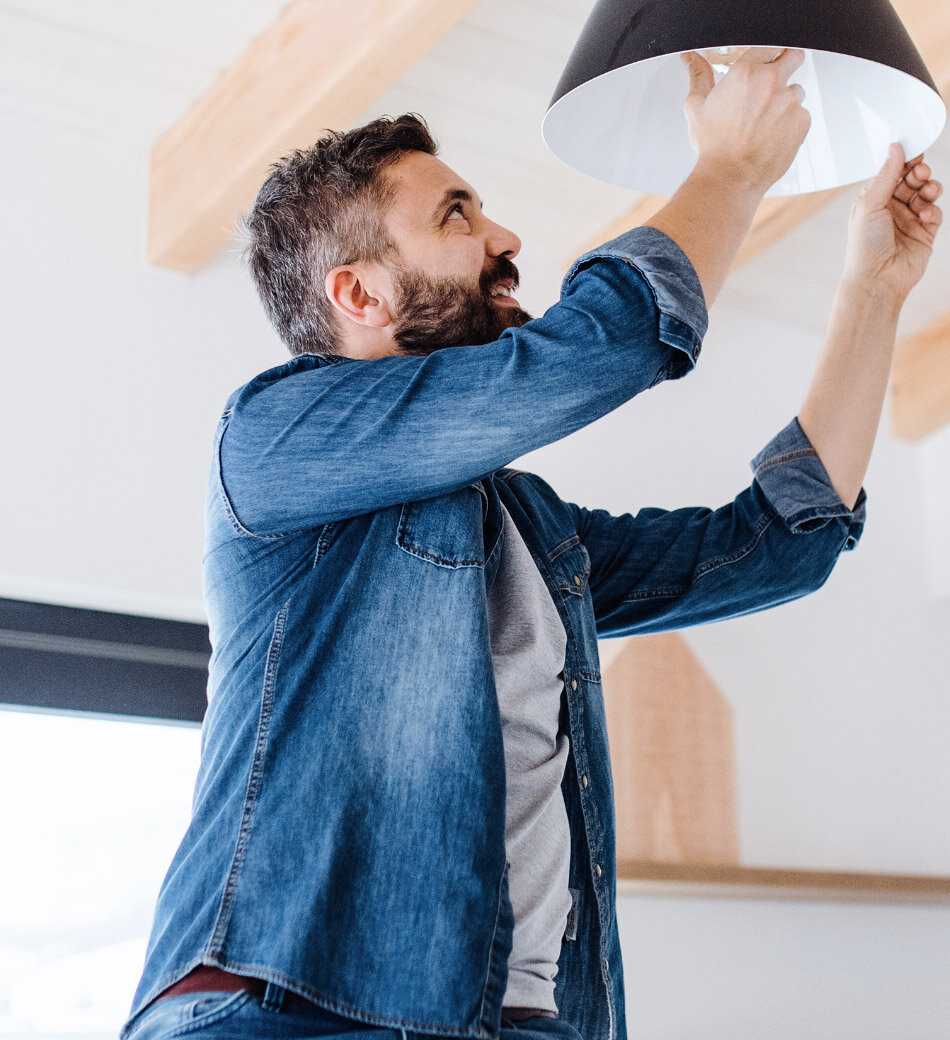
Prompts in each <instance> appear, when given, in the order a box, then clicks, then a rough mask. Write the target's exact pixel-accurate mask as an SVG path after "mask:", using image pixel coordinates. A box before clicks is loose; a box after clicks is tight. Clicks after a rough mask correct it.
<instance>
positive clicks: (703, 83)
mask: <svg viewBox="0 0 950 1040" xmlns="http://www.w3.org/2000/svg"><path fill="white" fill-rule="evenodd" d="M680 60H681V61H682V62H683V63H684V64H685V65H686V67H687V69H688V70H689V97H690V98H700V99H703V98H706V97H707V96H708V95H709V92H710V91H711V90H712V88H713V87H714V86H715V85H716V74H715V73H714V72H713V69H712V65H710V64H709V62H708V61H706V59H705V58H704V57H703V56H702V55H701V54H697V53H696V52H695V51H684V53H682V54H681V55H680Z"/></svg>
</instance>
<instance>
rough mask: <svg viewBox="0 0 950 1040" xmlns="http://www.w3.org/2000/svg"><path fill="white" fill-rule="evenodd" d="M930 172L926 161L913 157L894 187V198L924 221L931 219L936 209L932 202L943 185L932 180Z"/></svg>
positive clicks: (939, 194)
mask: <svg viewBox="0 0 950 1040" xmlns="http://www.w3.org/2000/svg"><path fill="white" fill-rule="evenodd" d="M931 174H932V171H931V169H930V166H929V165H928V164H927V163H925V162H918V161H917V160H916V159H914V160H912V161H911V162H909V163H908V164H907V165H906V167H905V172H904V176H903V177H902V179H901V180H900V182H899V183H898V185H897V187H896V188H895V189H894V198H896V199H897V200H898V201H899V202H903V203H904V204H905V205H906V206H908V207H909V208H910V210H911V211H912V212H913V213H915V214H917V216H919V217H920V218H921V219H922V220H925V221H926V220H930V219H933V213H934V211H935V210H936V209H937V207H935V206H934V205H933V203H935V202H936V201H937V199H939V198H940V196H941V195H942V194H943V185H942V184H941V183H940V181H937V180H932V179H931Z"/></svg>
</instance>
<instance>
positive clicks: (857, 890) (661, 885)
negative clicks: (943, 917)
mask: <svg viewBox="0 0 950 1040" xmlns="http://www.w3.org/2000/svg"><path fill="white" fill-rule="evenodd" d="M617 891H618V894H619V895H677V896H699V897H702V898H709V897H713V898H716V897H720V898H731V899H798V900H807V901H809V902H818V901H831V902H862V903H872V902H873V903H881V902H884V903H948V902H950V877H946V876H941V875H928V874H871V873H846V872H841V871H831V870H782V869H773V868H763V867H737V866H732V865H721V864H716V865H694V864H688V865H685V866H684V865H680V864H675V863H649V862H637V861H634V860H627V861H624V862H618V864H617Z"/></svg>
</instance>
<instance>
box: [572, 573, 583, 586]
mask: <svg viewBox="0 0 950 1040" xmlns="http://www.w3.org/2000/svg"><path fill="white" fill-rule="evenodd" d="M574 584H575V585H582V584H583V582H582V581H581V576H580V575H579V574H575V575H574Z"/></svg>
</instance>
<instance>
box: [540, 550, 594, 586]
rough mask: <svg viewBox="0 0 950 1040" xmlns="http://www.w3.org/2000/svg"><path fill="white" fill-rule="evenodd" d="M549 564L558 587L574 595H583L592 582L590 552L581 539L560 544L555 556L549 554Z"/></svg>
mask: <svg viewBox="0 0 950 1040" xmlns="http://www.w3.org/2000/svg"><path fill="white" fill-rule="evenodd" d="M548 566H549V567H550V568H551V571H552V573H553V575H554V578H555V581H556V582H557V585H558V588H559V589H560V590H561V591H562V592H567V593H569V594H570V595H572V596H583V595H584V593H585V592H586V591H587V586H588V584H589V582H590V554H589V553H588V552H587V546H586V545H584V543H583V542H582V541H580V540H579V539H576V540H573V541H571V542H568V544H567V546H566V547H563V546H559V547H558V548H557V549H556V550H555V551H554V556H553V558H552V557H551V556H550V555H549V556H548Z"/></svg>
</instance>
